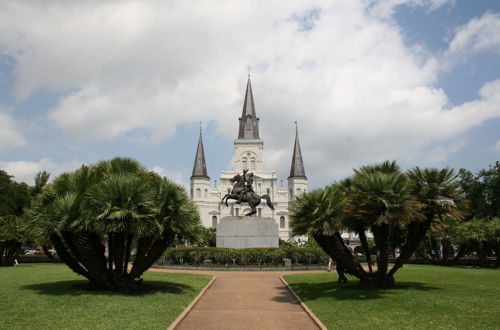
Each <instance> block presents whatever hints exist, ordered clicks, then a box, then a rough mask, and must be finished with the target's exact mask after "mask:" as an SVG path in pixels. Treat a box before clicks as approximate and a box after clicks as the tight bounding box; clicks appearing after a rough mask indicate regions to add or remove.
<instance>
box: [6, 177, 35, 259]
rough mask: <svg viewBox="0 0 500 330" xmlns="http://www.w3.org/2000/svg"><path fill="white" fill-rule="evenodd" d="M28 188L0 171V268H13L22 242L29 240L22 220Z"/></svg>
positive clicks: (27, 201) (27, 200)
mask: <svg viewBox="0 0 500 330" xmlns="http://www.w3.org/2000/svg"><path fill="white" fill-rule="evenodd" d="M28 203H29V188H28V186H27V185H26V184H25V183H17V182H15V181H14V180H13V179H12V176H10V175H8V174H7V172H5V171H2V170H0V266H13V265H14V260H15V259H16V258H17V256H18V255H19V254H20V252H21V246H22V243H23V241H26V240H28V239H30V235H29V230H28V229H27V227H26V225H25V221H24V219H23V213H24V207H25V206H26V205H28Z"/></svg>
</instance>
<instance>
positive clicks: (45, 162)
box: [0, 158, 82, 185]
mask: <svg viewBox="0 0 500 330" xmlns="http://www.w3.org/2000/svg"><path fill="white" fill-rule="evenodd" d="M80 166H82V162H80V161H77V160H73V161H71V162H67V163H60V162H54V161H53V160H52V159H50V158H42V159H40V160H39V161H26V160H18V161H9V162H0V169H2V170H4V171H6V172H7V173H8V174H10V175H13V176H14V178H15V180H16V181H18V182H25V183H27V184H29V185H33V184H34V183H35V180H34V178H35V175H36V174H37V173H38V172H40V171H47V172H49V173H50V179H51V180H53V179H54V178H56V177H57V176H58V175H59V174H61V173H64V172H68V171H73V170H75V169H77V168H79V167H80Z"/></svg>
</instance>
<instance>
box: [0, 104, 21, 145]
mask: <svg viewBox="0 0 500 330" xmlns="http://www.w3.org/2000/svg"><path fill="white" fill-rule="evenodd" d="M26 144H27V142H26V139H25V138H24V136H23V135H22V134H21V133H20V132H19V127H18V125H17V123H16V122H15V120H14V119H13V118H12V117H11V116H10V115H9V114H7V113H5V112H1V109H0V151H3V150H7V149H10V148H13V147H20V146H24V145H26Z"/></svg>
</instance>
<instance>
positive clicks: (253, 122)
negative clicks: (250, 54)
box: [190, 77, 308, 240]
mask: <svg viewBox="0 0 500 330" xmlns="http://www.w3.org/2000/svg"><path fill="white" fill-rule="evenodd" d="M263 150H264V141H263V140H262V139H261V138H260V135H259V118H258V117H257V115H256V111H255V104H254V99H253V92H252V84H251V82H250V77H249V78H248V82H247V87H246V92H245V101H244V103H243V111H242V114H241V117H240V118H239V130H238V137H237V138H236V139H235V140H234V168H233V170H228V171H222V172H221V176H220V180H219V184H218V185H213V184H212V183H211V181H210V177H209V176H208V174H207V166H206V162H205V151H204V147H203V137H202V134H201V132H200V137H199V140H198V147H197V149H196V156H195V161H194V166H193V172H192V175H191V180H190V181H191V182H190V194H191V198H192V200H193V201H194V203H195V204H196V205H197V207H198V210H199V213H200V218H201V222H202V224H203V225H204V226H205V227H214V228H215V227H216V226H217V224H218V223H219V221H220V219H222V218H224V217H226V216H244V215H245V214H247V213H248V212H250V208H249V207H248V205H246V203H242V204H237V203H235V202H234V201H230V202H229V204H228V206H226V205H225V204H222V203H221V200H222V197H224V195H226V194H227V193H230V192H231V189H232V187H233V184H232V183H231V182H230V179H232V178H233V177H234V176H235V175H236V174H238V173H239V174H242V173H243V170H248V173H253V174H254V177H253V179H254V180H253V190H254V191H255V193H257V194H258V195H261V196H262V195H266V194H267V195H268V196H270V197H271V201H272V202H273V204H274V208H275V210H271V209H270V208H269V207H267V205H266V203H265V201H264V200H262V201H261V204H260V205H259V206H258V207H257V214H256V215H257V216H261V217H268V218H272V219H274V220H275V221H276V223H278V225H279V236H280V238H281V239H283V240H291V239H293V237H292V234H291V230H290V227H289V220H290V211H289V207H290V203H291V202H292V201H293V199H295V198H296V197H297V196H299V195H300V194H303V193H304V192H307V189H308V187H307V177H306V173H305V169H304V162H303V160H302V152H301V150H300V143H299V136H298V132H297V131H296V134H295V144H294V149H293V154H292V160H291V167H290V175H289V177H288V180H287V181H288V182H287V187H284V186H283V184H282V183H278V175H277V172H276V171H272V170H271V171H270V170H265V169H264V159H263Z"/></svg>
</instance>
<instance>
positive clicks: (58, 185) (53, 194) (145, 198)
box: [30, 158, 200, 290]
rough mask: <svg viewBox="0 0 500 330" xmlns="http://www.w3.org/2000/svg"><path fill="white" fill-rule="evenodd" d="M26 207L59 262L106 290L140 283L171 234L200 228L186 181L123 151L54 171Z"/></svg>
mask: <svg viewBox="0 0 500 330" xmlns="http://www.w3.org/2000/svg"><path fill="white" fill-rule="evenodd" d="M30 214H31V216H32V217H33V219H34V221H35V222H36V229H37V231H38V233H39V234H41V235H43V236H46V237H49V238H50V240H51V242H52V244H53V246H54V247H55V249H56V251H57V253H58V255H59V257H60V258H61V260H62V261H63V262H65V263H66V264H67V265H68V266H69V267H70V268H71V269H72V270H73V271H74V272H76V273H77V274H80V275H83V276H85V277H86V278H87V279H89V281H90V284H91V285H92V286H95V287H99V288H104V289H111V290H135V289H138V288H139V287H140V283H141V282H142V280H141V279H140V277H141V275H142V274H143V273H144V272H145V271H146V270H147V269H148V268H149V267H151V265H152V264H153V263H154V262H155V261H156V260H157V259H158V258H159V257H160V256H161V255H162V254H163V252H164V251H165V249H166V248H167V247H168V246H169V244H170V243H171V242H172V241H173V240H174V239H175V238H176V237H182V238H183V239H191V240H196V239H197V237H198V235H199V232H200V220H199V215H198V212H197V209H196V207H195V205H194V204H193V203H192V201H191V200H190V199H189V197H188V196H187V194H186V192H185V191H184V189H183V188H182V187H180V186H179V185H177V184H175V183H173V182H171V181H169V180H168V179H166V178H162V177H160V176H159V175H157V174H155V173H152V172H148V171H146V170H145V168H144V167H143V166H142V165H140V164H139V163H138V162H137V161H135V160H132V159H127V158H115V159H113V160H111V161H102V162H99V163H97V164H95V165H92V166H82V167H81V168H80V169H78V170H76V171H74V172H70V173H65V174H62V175H60V176H59V177H58V178H56V179H55V180H54V182H53V184H50V185H48V186H47V187H46V188H45V189H43V191H42V193H41V194H40V195H39V196H38V197H37V198H36V200H35V203H34V204H33V207H32V209H31V211H30ZM133 250H135V253H134V254H135V256H133V255H132V251H133ZM132 257H134V258H133V264H132V266H131V267H129V264H130V262H131V261H132Z"/></svg>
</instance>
